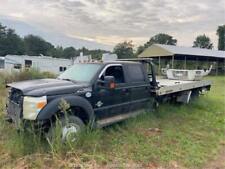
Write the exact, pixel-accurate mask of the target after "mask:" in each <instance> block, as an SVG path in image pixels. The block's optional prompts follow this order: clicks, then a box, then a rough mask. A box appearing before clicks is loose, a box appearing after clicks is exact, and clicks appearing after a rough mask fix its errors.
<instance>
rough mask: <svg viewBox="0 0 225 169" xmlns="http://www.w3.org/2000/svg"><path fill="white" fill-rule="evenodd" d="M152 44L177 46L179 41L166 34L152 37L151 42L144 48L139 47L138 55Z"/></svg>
mask: <svg viewBox="0 0 225 169" xmlns="http://www.w3.org/2000/svg"><path fill="white" fill-rule="evenodd" d="M152 44H164V45H176V44H177V40H176V39H174V38H173V37H172V36H170V35H168V34H165V33H159V34H156V35H155V36H153V37H151V38H150V40H149V41H148V42H146V43H145V44H144V45H143V46H139V47H138V49H137V52H136V55H139V54H140V53H142V52H143V51H144V50H145V49H146V48H148V47H149V46H151V45H152Z"/></svg>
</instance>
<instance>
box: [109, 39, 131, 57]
mask: <svg viewBox="0 0 225 169" xmlns="http://www.w3.org/2000/svg"><path fill="white" fill-rule="evenodd" d="M133 47H134V45H133V44H132V41H125V42H123V43H118V44H117V45H116V46H115V47H114V49H113V53H115V54H117V56H118V58H119V59H125V58H133V57H134V52H133Z"/></svg>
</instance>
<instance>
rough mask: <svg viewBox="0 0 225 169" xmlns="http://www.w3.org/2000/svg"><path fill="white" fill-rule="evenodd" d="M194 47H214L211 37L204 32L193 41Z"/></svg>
mask: <svg viewBox="0 0 225 169" xmlns="http://www.w3.org/2000/svg"><path fill="white" fill-rule="evenodd" d="M193 47H197V48H206V49H212V48H213V43H212V42H211V40H210V38H209V37H207V36H206V35H205V34H203V35H199V36H197V37H196V39H195V41H194V42H193Z"/></svg>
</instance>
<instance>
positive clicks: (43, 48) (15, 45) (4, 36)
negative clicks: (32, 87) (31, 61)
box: [0, 23, 109, 59]
mask: <svg viewBox="0 0 225 169" xmlns="http://www.w3.org/2000/svg"><path fill="white" fill-rule="evenodd" d="M80 52H83V54H84V55H92V58H93V59H101V56H102V54H103V53H109V51H106V50H101V49H95V50H89V49H87V48H85V47H83V48H81V49H75V48H74V47H66V48H63V47H62V46H57V47H54V46H53V45H52V44H51V43H50V42H47V41H45V40H44V39H43V38H41V37H39V36H35V35H27V36H25V37H24V38H21V37H19V36H18V35H17V34H16V33H15V31H14V30H13V29H10V28H9V29H7V28H6V27H5V26H2V25H1V23H0V56H5V55H8V54H13V55H30V56H31V55H34V56H35V55H37V56H39V55H45V56H53V57H56V58H66V59H70V58H72V57H76V56H79V55H80Z"/></svg>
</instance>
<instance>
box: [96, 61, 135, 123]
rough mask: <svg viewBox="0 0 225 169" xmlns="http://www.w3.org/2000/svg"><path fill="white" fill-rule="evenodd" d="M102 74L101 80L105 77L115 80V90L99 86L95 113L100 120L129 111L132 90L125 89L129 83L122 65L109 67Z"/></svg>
mask: <svg viewBox="0 0 225 169" xmlns="http://www.w3.org/2000/svg"><path fill="white" fill-rule="evenodd" d="M103 70H104V71H103V72H102V73H101V74H100V77H99V78H100V80H103V81H104V77H105V76H113V77H114V78H115V84H116V86H115V89H113V90H112V89H108V88H102V87H101V86H99V85H97V89H96V90H97V92H96V97H95V102H96V103H95V112H96V116H97V118H98V119H102V118H107V117H112V116H115V115H118V114H121V113H124V112H128V111H129V101H130V94H131V93H130V90H128V89H126V88H124V87H125V86H126V85H127V83H126V79H125V76H124V70H123V66H122V65H121V64H112V65H107V66H106V67H105V69H103Z"/></svg>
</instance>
